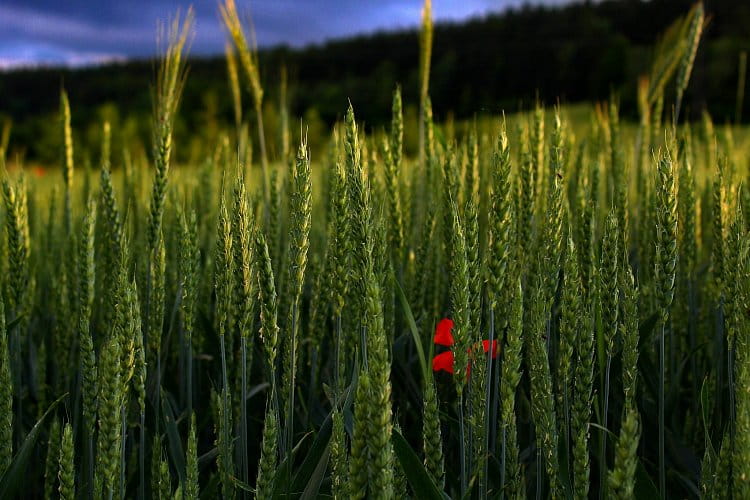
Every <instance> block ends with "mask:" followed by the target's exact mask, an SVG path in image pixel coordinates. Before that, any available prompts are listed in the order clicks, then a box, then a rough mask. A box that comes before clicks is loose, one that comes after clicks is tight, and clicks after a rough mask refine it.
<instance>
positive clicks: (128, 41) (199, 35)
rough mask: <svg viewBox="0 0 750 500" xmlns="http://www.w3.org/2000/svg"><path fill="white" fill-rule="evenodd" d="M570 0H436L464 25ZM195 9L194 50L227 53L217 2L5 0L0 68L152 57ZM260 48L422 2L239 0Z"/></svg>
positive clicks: (0, 5) (367, 28) (363, 26)
mask: <svg viewBox="0 0 750 500" xmlns="http://www.w3.org/2000/svg"><path fill="white" fill-rule="evenodd" d="M566 1H567V0H433V16H434V18H435V20H436V21H441V20H450V21H460V20H462V19H467V18H470V17H476V16H482V15H485V14H487V13H491V12H498V11H502V10H504V9H507V8H510V7H518V6H521V5H523V4H524V3H537V4H538V3H543V4H557V3H564V2H566ZM190 5H192V6H193V8H194V9H195V28H194V34H193V41H192V46H191V53H192V54H196V55H210V54H217V53H221V52H223V47H224V43H225V41H226V39H227V37H226V34H225V32H224V31H223V28H222V26H221V22H220V19H219V13H218V0H193V1H190V0H0V69H8V68H13V67H18V66H34V65H67V66H86V65H92V64H101V63H106V62H111V61H118V60H125V59H128V58H134V57H148V56H150V55H153V54H154V52H155V50H156V47H157V44H156V31H157V23H158V22H159V21H162V22H164V21H167V20H169V19H170V18H171V17H172V16H173V15H174V13H176V12H177V11H178V10H181V11H182V12H185V10H186V9H187V7H188V6H190ZM237 6H238V9H239V11H240V12H241V13H243V14H245V15H248V19H249V16H250V15H251V16H252V20H253V24H254V26H255V31H256V38H257V41H258V45H259V46H260V47H268V46H274V45H280V44H285V45H290V46H294V47H301V46H304V45H309V44H313V43H321V42H324V41H326V40H329V39H333V38H341V37H346V36H350V35H355V34H360V33H371V32H374V31H378V30H384V29H386V30H392V29H400V28H409V27H414V26H416V25H418V24H419V20H420V12H421V9H422V0H237Z"/></svg>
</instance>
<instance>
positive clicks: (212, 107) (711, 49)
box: [0, 0, 750, 165]
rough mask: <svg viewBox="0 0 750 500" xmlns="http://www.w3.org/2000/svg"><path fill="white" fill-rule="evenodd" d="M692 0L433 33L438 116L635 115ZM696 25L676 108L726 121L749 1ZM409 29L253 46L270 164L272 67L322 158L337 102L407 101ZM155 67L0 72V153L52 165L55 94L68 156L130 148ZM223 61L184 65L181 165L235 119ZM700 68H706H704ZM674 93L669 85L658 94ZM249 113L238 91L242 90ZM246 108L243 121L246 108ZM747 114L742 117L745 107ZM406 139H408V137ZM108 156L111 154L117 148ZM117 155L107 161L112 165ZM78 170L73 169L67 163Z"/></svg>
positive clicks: (371, 107) (746, 41)
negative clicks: (691, 60) (590, 108)
mask: <svg viewBox="0 0 750 500" xmlns="http://www.w3.org/2000/svg"><path fill="white" fill-rule="evenodd" d="M692 1H693V0H651V1H645V2H644V1H641V0H608V1H603V2H591V1H587V2H583V3H574V4H570V5H567V6H563V7H557V8H553V7H540V6H534V7H531V6H527V7H523V8H521V9H514V10H509V11H506V12H504V13H500V14H496V15H491V16H488V17H486V18H481V19H474V20H470V21H467V22H463V23H456V24H438V25H437V26H436V27H435V37H434V48H433V62H432V70H431V84H430V94H431V98H432V102H433V108H434V111H435V117H436V119H437V120H438V121H446V120H448V121H451V120H453V119H456V120H461V119H467V118H473V117H477V116H479V117H481V116H482V115H487V116H496V115H497V114H498V113H499V112H501V111H503V110H504V111H506V112H514V111H519V110H528V109H530V108H531V107H532V106H533V103H534V101H535V99H536V98H537V97H538V98H539V99H540V100H542V101H543V102H546V103H547V104H553V103H555V102H556V101H558V100H559V101H560V102H561V103H563V104H571V103H579V102H591V101H598V100H603V99H606V98H608V97H609V95H610V93H612V92H614V93H616V94H617V95H618V96H619V99H620V104H621V112H622V114H623V116H624V118H625V119H628V118H633V119H635V117H636V116H637V104H636V85H637V81H638V76H640V75H642V74H645V73H647V72H648V69H649V65H650V64H651V61H652V57H653V46H654V43H655V42H656V40H657V38H658V35H659V33H661V32H663V31H664V29H665V28H666V27H667V26H669V24H670V23H671V21H672V20H674V19H675V18H676V17H677V16H679V15H681V14H683V13H684V12H686V11H687V10H688V9H689V8H690V5H691V3H692ZM704 4H705V7H706V13H707V16H708V26H707V28H706V30H705V34H704V38H703V40H702V42H701V46H700V49H699V51H698V54H697V58H696V61H695V67H694V71H693V75H692V78H691V84H690V86H689V88H688V91H687V93H686V96H685V104H684V115H683V116H687V117H688V118H690V119H697V118H699V117H700V115H701V113H702V112H703V110H708V111H709V112H710V113H711V115H712V116H713V117H714V119H715V120H716V122H718V123H722V122H725V121H731V120H734V119H735V106H736V94H737V80H738V66H739V64H738V61H739V58H740V54H741V53H742V52H743V51H745V50H747V49H749V48H750V2H747V1H744V0H706V1H705V2H704ZM417 36H418V35H417V31H416V28H415V29H414V30H407V31H398V32H381V33H376V34H372V35H367V36H360V37H356V38H349V39H342V40H336V41H331V42H328V43H325V44H321V45H314V46H310V47H306V48H302V49H292V48H289V47H276V48H269V49H262V50H261V51H260V69H261V77H262V79H263V87H264V89H265V90H266V95H267V96H268V97H267V98H266V100H265V108H264V120H265V121H266V123H267V125H266V128H267V130H268V132H267V134H268V135H269V140H268V146H269V155H270V157H271V158H274V159H278V158H279V152H278V149H279V147H278V143H279V140H278V138H279V137H280V135H281V133H280V123H281V120H280V118H279V116H280V110H281V103H280V102H279V88H280V85H279V84H280V72H281V68H282V67H286V68H287V70H288V73H289V92H288V106H289V111H290V116H292V117H295V119H293V120H291V121H290V128H291V129H292V130H291V132H292V137H295V136H298V135H299V129H300V125H299V121H298V120H299V119H301V120H302V122H303V123H304V125H305V127H306V128H307V131H308V136H309V141H310V146H311V149H312V151H317V152H318V154H322V152H323V151H324V149H323V148H324V145H325V141H326V139H327V136H326V134H327V130H328V129H329V127H330V125H332V124H333V123H334V122H336V121H337V120H338V119H339V118H341V116H340V114H341V110H342V109H346V102H347V99H349V98H351V99H352V100H353V101H352V104H353V105H354V106H355V108H356V109H357V111H358V116H360V117H362V119H363V120H364V126H365V127H366V128H367V129H379V128H381V127H383V126H384V125H385V124H386V123H387V121H388V120H389V119H390V100H391V95H392V92H393V89H394V87H395V86H396V85H401V87H402V91H403V95H404V102H406V103H416V102H418V96H417V93H418V84H417V82H418V75H417V71H418V68H417V65H416V64H415V61H417V60H418V50H419V44H418V41H417ZM155 67H156V66H155V63H154V62H153V61H132V62H128V63H117V64H112V65H107V66H100V67H91V68H83V69H69V68H43V69H27V70H16V71H8V72H0V127H2V123H3V122H5V123H9V122H12V124H13V127H12V136H11V141H10V149H9V152H10V158H11V159H12V158H13V157H14V156H15V157H17V158H18V157H24V158H25V159H26V160H27V161H33V162H37V163H39V164H43V165H50V164H53V163H55V162H56V161H58V160H57V159H58V158H59V151H60V149H59V148H60V146H59V142H60V141H59V138H58V137H57V133H56V130H58V123H57V111H58V97H59V89H60V87H61V86H64V87H65V89H66V90H67V92H68V93H69V95H70V100H71V105H72V111H73V129H74V130H76V131H85V132H78V134H79V135H81V136H77V137H75V139H76V143H77V144H79V145H80V148H79V153H78V155H79V156H80V158H79V159H78V161H79V162H83V164H84V165H85V164H86V162H87V161H88V158H89V157H93V158H95V157H96V154H97V148H98V146H97V145H98V144H99V142H100V138H99V134H100V133H101V123H102V122H103V121H104V120H108V121H109V122H110V123H111V124H112V130H113V131H116V132H115V134H114V135H113V151H115V152H117V151H122V150H123V146H125V145H126V144H125V143H127V146H129V147H130V148H132V149H133V151H134V152H135V153H136V154H137V153H138V152H139V151H141V152H145V151H144V148H143V146H142V145H143V144H149V143H150V133H151V123H150V116H151V111H152V109H151V107H152V96H151V93H150V91H149V89H151V88H152V85H151V83H152V82H153V79H154V75H155ZM226 71H227V70H226V64H225V60H224V57H223V56H221V57H218V56H217V57H214V58H199V59H193V60H192V61H191V63H190V65H189V72H190V76H189V78H188V80H187V85H186V88H185V92H184V100H185V104H184V105H183V106H182V108H181V111H180V115H179V118H178V121H177V124H176V140H177V142H178V143H180V144H183V145H185V147H182V148H179V149H178V151H177V152H176V153H177V160H178V161H179V162H192V161H196V160H200V158H196V155H197V151H200V150H201V149H202V147H203V146H204V145H205V143H208V144H211V143H215V142H216V141H217V140H218V139H219V136H220V134H221V133H222V131H224V130H227V129H228V127H231V124H232V123H233V111H232V100H231V92H230V90H229V88H228V80H227V78H226ZM709 75H710V76H709ZM668 91H671V92H673V90H668ZM243 92H245V95H244V96H243V98H244V99H245V102H244V103H243V105H244V106H245V107H246V108H248V107H249V106H248V104H249V94H248V93H247V89H243ZM404 115H405V116H404V118H405V126H406V129H407V133H406V135H405V137H406V138H407V142H406V144H405V148H406V153H407V154H413V152H414V151H415V150H416V147H417V145H416V143H415V139H416V137H417V134H416V133H409V129H410V128H414V129H415V128H416V124H417V119H416V115H417V110H416V108H414V107H413V106H412V107H407V108H406V109H405V112H404ZM248 116H249V115H248ZM745 117H750V113H746V115H745ZM409 139H412V140H411V142H410V141H409ZM115 156H116V155H115ZM117 163H119V162H117V161H116V158H115V164H117ZM79 164H81V163H79Z"/></svg>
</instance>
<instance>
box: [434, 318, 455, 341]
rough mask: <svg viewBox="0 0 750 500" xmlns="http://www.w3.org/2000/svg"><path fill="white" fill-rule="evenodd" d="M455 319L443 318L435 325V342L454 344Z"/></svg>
mask: <svg viewBox="0 0 750 500" xmlns="http://www.w3.org/2000/svg"><path fill="white" fill-rule="evenodd" d="M452 330H453V320H452V319H450V318H443V319H441V320H440V322H439V323H438V324H437V327H435V344H436V345H444V346H448V347H450V346H452V345H453V334H452V333H451V331H452Z"/></svg>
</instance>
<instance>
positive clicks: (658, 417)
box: [0, 0, 750, 500]
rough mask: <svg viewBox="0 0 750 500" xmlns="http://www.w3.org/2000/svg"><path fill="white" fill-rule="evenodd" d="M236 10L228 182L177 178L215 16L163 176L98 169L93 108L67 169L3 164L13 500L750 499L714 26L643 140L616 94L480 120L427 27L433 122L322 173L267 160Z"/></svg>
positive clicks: (168, 87) (749, 412)
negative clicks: (441, 61) (697, 64)
mask: <svg viewBox="0 0 750 500" xmlns="http://www.w3.org/2000/svg"><path fill="white" fill-rule="evenodd" d="M220 13H221V16H220V18H221V22H223V24H224V25H225V27H226V32H227V33H228V37H229V39H230V40H231V43H230V44H229V45H228V46H227V54H226V56H227V57H226V61H227V68H228V73H227V76H226V78H227V79H228V80H229V84H230V88H231V89H232V91H233V103H234V112H235V118H236V123H235V124H234V126H232V127H228V128H227V129H226V130H225V131H223V133H222V136H221V140H220V141H218V143H215V144H212V145H211V146H210V147H206V148H205V149H204V150H202V151H201V152H200V155H201V157H202V158H203V159H204V160H203V161H201V162H199V163H197V164H176V162H175V161H174V160H173V156H174V151H175V150H179V148H182V147H185V145H183V144H180V143H179V142H176V141H174V140H173V128H174V121H175V116H176V115H177V114H178V113H179V110H180V106H182V105H187V103H182V102H181V90H182V88H183V85H184V82H185V79H186V78H189V73H188V72H187V67H188V66H189V63H188V61H187V58H188V49H189V44H190V36H191V29H192V21H193V20H192V14H191V12H187V13H186V15H183V16H177V17H175V19H174V21H173V22H172V23H171V24H170V25H168V26H167V27H166V28H167V30H166V33H168V34H167V41H168V44H167V47H166V50H165V52H164V54H163V57H162V58H161V59H160V62H159V65H158V71H157V73H156V78H155V82H154V109H153V118H152V129H153V135H152V144H151V150H150V151H148V152H145V153H144V152H140V153H138V152H131V151H128V150H125V151H124V152H120V151H112V150H111V146H110V139H111V135H112V132H113V131H112V130H110V125H109V124H108V123H106V122H105V123H101V124H98V126H99V127H100V128H101V137H102V141H101V145H100V147H99V150H98V152H97V157H96V158H95V161H94V166H93V167H86V168H84V167H83V166H81V165H77V164H75V161H74V160H75V158H76V155H75V147H76V144H74V141H73V137H74V134H73V132H72V130H71V114H74V113H75V103H70V102H69V101H68V98H67V95H66V93H65V91H64V90H62V91H61V94H60V112H59V117H60V120H59V123H58V130H59V140H58V142H59V144H60V148H61V152H62V153H61V155H60V161H59V164H58V165H57V166H56V167H55V169H54V170H53V171H52V170H51V171H50V172H49V173H48V174H45V175H42V176H37V175H34V174H33V171H32V170H31V169H30V168H27V167H26V166H24V165H23V164H20V165H19V164H18V162H16V161H12V159H11V158H7V159H6V155H5V152H4V150H6V149H7V147H8V143H7V134H5V137H6V139H5V141H4V143H0V165H2V167H3V168H2V171H3V174H2V188H3V201H4V204H3V209H2V221H3V226H4V230H3V237H2V238H0V269H1V271H2V272H0V275H2V277H3V278H2V280H1V281H0V283H1V284H2V289H1V291H0V312H1V313H0V498H63V499H67V500H72V499H76V498H80V499H83V498H86V499H89V498H96V499H99V498H108V499H112V498H155V499H156V498H159V499H166V498H170V499H171V498H175V499H197V498H225V499H230V498H260V499H270V498H304V499H308V498H336V499H348V498H383V499H391V498H398V499H401V498H419V499H442V498H537V499H540V498H552V499H558V498H565V499H567V498H575V499H587V498H599V499H602V498H620V499H630V498H644V499H652V498H660V497H661V498H698V497H702V498H703V497H705V498H737V499H742V498H750V344H748V340H749V338H748V335H749V334H750V322H749V321H748V311H749V310H750V309H748V308H749V307H750V238H748V231H750V214H749V213H748V211H749V210H750V191H748V189H747V187H746V186H744V184H745V181H747V180H748V179H750V171H748V162H747V157H748V154H750V136H748V134H747V131H746V130H745V129H744V128H742V127H739V126H734V125H729V124H727V125H719V124H714V123H713V121H712V118H711V116H710V115H709V114H708V113H704V115H703V119H702V121H700V122H693V123H690V122H687V121H682V120H680V108H681V106H682V103H681V101H682V96H683V94H684V92H685V89H686V88H687V86H688V85H689V81H690V74H691V69H692V66H693V61H694V59H695V54H696V51H697V50H698V49H699V44H700V39H701V32H702V29H703V27H704V25H705V22H706V20H705V14H704V10H703V5H702V4H701V3H698V4H696V5H695V6H694V7H693V8H692V9H691V10H690V11H689V12H687V13H686V14H685V15H684V16H683V17H682V18H680V19H678V20H676V21H675V23H674V25H673V26H672V27H670V28H669V29H668V30H667V31H665V34H664V36H663V39H662V41H661V42H660V44H659V45H658V46H657V47H656V49H655V57H654V60H653V64H652V67H651V71H650V73H649V74H648V75H646V76H644V77H643V79H642V80H641V81H640V82H639V84H638V107H639V119H638V120H626V119H621V117H620V111H619V105H618V96H617V95H615V94H613V95H612V97H611V99H610V100H608V101H607V102H601V103H596V104H594V105H592V106H589V107H586V108H584V109H583V110H581V109H577V108H571V107H569V106H565V105H560V104H557V105H555V104H554V103H552V104H551V105H547V106H545V105H544V104H543V103H541V102H537V103H536V105H535V106H533V107H532V108H531V109H530V110H528V111H526V112H516V113H512V114H511V113H509V114H507V116H506V115H505V114H503V115H499V116H494V117H491V118H487V117H483V118H481V119H476V120H473V121H466V122H464V121H459V122H455V123H454V122H448V121H446V122H437V121H433V113H432V108H431V104H430V98H429V74H430V55H431V47H432V43H433V40H432V38H433V29H432V15H431V5H430V1H429V0H427V1H426V3H425V6H424V10H423V18H422V28H421V34H420V38H419V40H420V60H419V61H415V62H414V63H415V65H417V64H418V65H419V66H418V67H419V71H420V75H421V77H420V88H419V97H420V101H419V103H415V104H418V106H419V120H418V127H413V128H405V126H404V114H403V108H404V103H402V98H401V90H400V88H395V89H394V90H393V106H392V120H391V123H390V126H388V127H386V128H384V129H369V128H366V127H364V126H363V125H362V124H363V122H364V121H365V120H366V119H367V117H360V116H357V115H356V114H355V112H356V109H355V107H353V106H352V104H349V105H348V107H347V105H346V103H342V108H341V116H342V119H341V120H340V121H339V122H338V123H337V124H336V125H335V126H334V127H333V129H332V130H331V131H330V134H328V137H329V140H328V145H327V146H326V147H324V148H321V149H319V150H311V148H310V147H308V144H307V141H306V139H305V129H304V127H305V124H304V123H292V124H290V123H289V121H290V118H289V117H288V116H286V115H284V116H283V117H284V121H283V124H284V126H283V128H282V132H281V133H280V134H266V132H267V131H266V130H265V129H264V126H263V106H264V98H265V96H264V89H263V87H262V84H261V78H260V76H259V75H260V71H261V68H260V67H259V60H258V57H257V53H256V51H255V49H254V48H253V43H252V42H251V40H250V39H249V38H248V36H249V35H248V27H247V26H246V25H244V24H243V23H242V22H241V18H242V16H241V15H240V13H239V12H238V9H237V6H236V5H235V3H234V1H233V0H225V1H224V2H223V3H222V4H221V5H220ZM241 88H242V89H246V90H247V92H246V94H247V95H249V97H250V101H249V102H243V92H242V91H241ZM352 97H353V99H352V100H353V101H355V102H356V97H357V96H352ZM245 108H247V109H245ZM294 128H297V129H298V130H299V133H298V134H294V133H292V130H293V129H294ZM197 133H199V132H198V131H196V134H197ZM409 134H411V135H412V137H410V138H409V140H413V141H414V142H415V143H416V144H418V145H419V147H418V150H417V151H416V153H415V154H414V155H407V154H406V152H405V148H404V142H405V139H404V137H405V135H406V136H408V135H409ZM297 139H299V142H297ZM267 142H274V148H273V149H271V148H267ZM270 151H274V153H273V154H272V153H271V152H270ZM131 153H132V154H131ZM60 172H61V173H62V175H60Z"/></svg>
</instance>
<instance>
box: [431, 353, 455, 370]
mask: <svg viewBox="0 0 750 500" xmlns="http://www.w3.org/2000/svg"><path fill="white" fill-rule="evenodd" d="M432 371H436V372H439V371H445V372H448V373H453V352H452V351H445V352H441V353H440V354H438V355H436V356H435V357H434V358H432Z"/></svg>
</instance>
